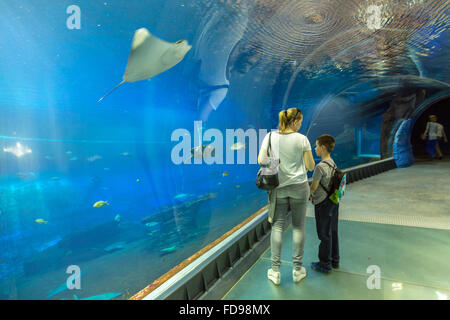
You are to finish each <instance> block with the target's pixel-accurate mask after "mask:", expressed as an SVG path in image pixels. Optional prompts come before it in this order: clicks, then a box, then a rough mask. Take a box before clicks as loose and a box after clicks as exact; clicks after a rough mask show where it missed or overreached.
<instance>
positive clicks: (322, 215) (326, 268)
mask: <svg viewBox="0 0 450 320" xmlns="http://www.w3.org/2000/svg"><path fill="white" fill-rule="evenodd" d="M334 144H335V141H334V138H333V137H332V136H330V135H328V134H323V135H321V136H320V137H318V138H317V140H316V148H315V151H316V154H317V155H318V156H319V157H320V158H321V159H322V161H320V162H319V164H318V165H317V166H316V169H315V170H314V173H313V176H312V179H313V182H312V184H311V198H310V199H311V202H312V203H313V204H314V212H315V216H316V228H317V236H318V237H319V239H320V245H319V261H318V262H313V263H312V264H311V268H312V269H313V270H316V271H321V272H326V273H329V272H331V268H332V267H333V268H339V239H338V219H339V204H335V203H333V202H332V201H331V200H330V198H329V195H330V190H328V188H329V184H330V180H331V176H332V174H333V172H334V170H335V169H336V164H335V163H334V161H333V159H332V158H331V152H332V151H333V148H334Z"/></svg>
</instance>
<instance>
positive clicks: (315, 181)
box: [311, 179, 320, 194]
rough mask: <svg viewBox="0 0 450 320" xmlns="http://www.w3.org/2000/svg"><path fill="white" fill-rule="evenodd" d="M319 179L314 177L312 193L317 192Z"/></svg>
mask: <svg viewBox="0 0 450 320" xmlns="http://www.w3.org/2000/svg"><path fill="white" fill-rule="evenodd" d="M319 182H320V181H319V180H316V179H313V182H312V184H311V194H313V193H314V192H316V190H317V188H318V187H319Z"/></svg>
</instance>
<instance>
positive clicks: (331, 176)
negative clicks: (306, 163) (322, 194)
mask: <svg viewBox="0 0 450 320" xmlns="http://www.w3.org/2000/svg"><path fill="white" fill-rule="evenodd" d="M323 162H324V163H326V164H327V165H329V166H330V167H331V168H333V169H334V170H333V172H332V173H331V175H330V180H331V179H332V178H333V175H334V172H335V171H336V168H337V166H336V164H335V165H334V166H332V165H331V164H329V163H328V162H326V161H323ZM321 180H322V179H321ZM319 183H320V186H321V187H322V188H323V190H325V191H326V192H327V194H328V195H330V194H331V191H333V190H330V191H328V190H327V188H325V186H324V185H323V184H322V181H320V182H319Z"/></svg>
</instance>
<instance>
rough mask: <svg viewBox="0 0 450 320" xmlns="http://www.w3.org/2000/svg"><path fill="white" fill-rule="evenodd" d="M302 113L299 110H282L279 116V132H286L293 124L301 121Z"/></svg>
mask: <svg viewBox="0 0 450 320" xmlns="http://www.w3.org/2000/svg"><path fill="white" fill-rule="evenodd" d="M301 117H302V112H301V111H300V109H298V108H289V109H287V110H281V111H280V113H279V114H278V118H279V124H278V130H280V132H285V131H286V130H287V129H289V128H290V127H291V126H292V124H293V123H294V122H295V121H296V120H299V119H301Z"/></svg>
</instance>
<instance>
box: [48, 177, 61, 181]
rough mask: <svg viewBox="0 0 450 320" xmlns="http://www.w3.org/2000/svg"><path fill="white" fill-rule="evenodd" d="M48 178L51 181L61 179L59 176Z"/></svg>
mask: <svg viewBox="0 0 450 320" xmlns="http://www.w3.org/2000/svg"><path fill="white" fill-rule="evenodd" d="M50 179H51V180H53V181H59V180H61V178H60V177H51V178H50Z"/></svg>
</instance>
